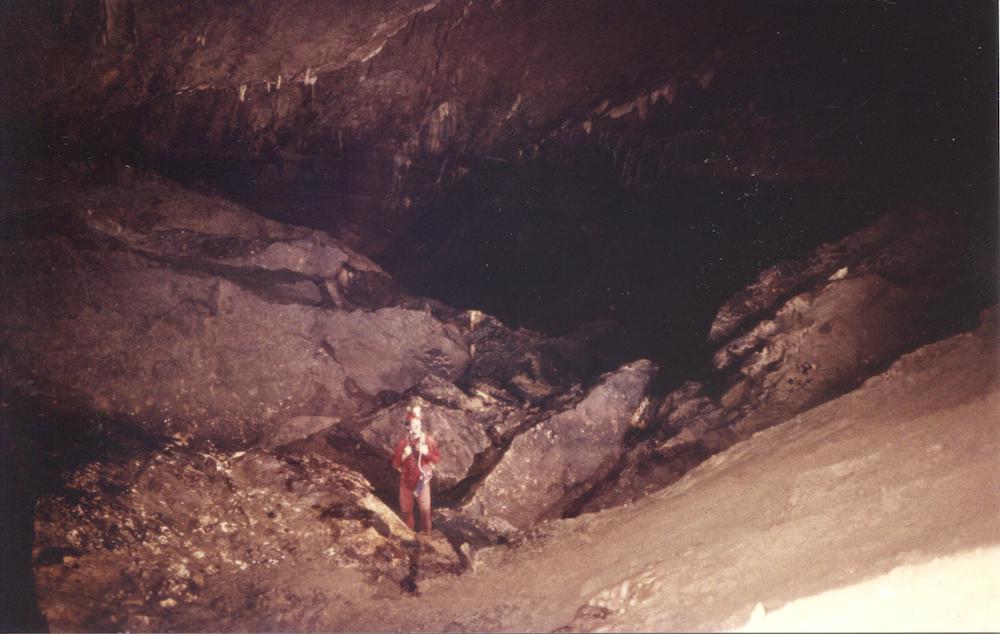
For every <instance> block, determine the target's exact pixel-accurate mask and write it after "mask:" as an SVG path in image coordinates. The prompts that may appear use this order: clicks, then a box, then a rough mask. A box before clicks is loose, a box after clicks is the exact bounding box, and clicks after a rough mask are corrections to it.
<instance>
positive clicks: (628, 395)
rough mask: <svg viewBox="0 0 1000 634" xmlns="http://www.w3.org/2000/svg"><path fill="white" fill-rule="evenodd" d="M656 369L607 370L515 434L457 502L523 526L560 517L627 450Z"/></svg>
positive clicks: (642, 364) (473, 513) (644, 364)
mask: <svg viewBox="0 0 1000 634" xmlns="http://www.w3.org/2000/svg"><path fill="white" fill-rule="evenodd" d="M656 370H657V367H656V365H655V364H653V363H652V362H650V361H646V360H639V361H636V362H633V363H631V364H628V365H625V366H623V367H622V368H620V369H618V370H616V371H614V372H611V373H608V374H606V375H605V376H603V377H602V378H601V379H600V381H599V382H598V383H597V384H596V385H595V386H594V387H593V388H592V389H590V390H589V391H588V392H587V393H586V395H585V396H584V397H583V398H582V399H581V400H579V401H578V402H577V403H575V404H574V405H573V406H571V407H569V408H568V409H564V410H561V411H558V412H557V413H555V414H553V415H552V416H551V417H549V418H548V419H547V420H543V421H542V422H540V423H539V424H537V425H535V426H534V427H532V428H531V429H530V430H528V431H526V432H524V433H523V434H520V435H519V436H517V437H516V438H514V440H513V442H511V445H510V448H509V449H508V450H507V452H506V453H505V454H504V456H503V458H501V459H500V461H499V463H498V464H497V465H496V467H495V468H494V469H493V470H492V471H491V472H490V473H489V475H488V476H486V477H485V478H484V479H483V481H482V482H481V483H479V485H478V486H477V488H476V489H475V491H474V492H473V493H472V494H471V496H470V498H469V499H468V500H467V501H465V502H464V503H463V504H462V505H461V506H460V507H459V508H458V510H459V511H460V512H461V513H462V514H463V515H466V516H470V517H472V518H487V517H493V518H500V519H502V520H504V521H505V522H507V523H509V524H511V525H513V526H515V527H517V528H520V529H523V528H527V527H528V526H530V525H531V524H533V523H535V522H536V521H538V520H539V519H543V518H546V517H559V516H560V515H561V514H562V513H563V511H565V510H566V508H568V506H569V505H570V504H571V503H572V502H573V501H575V499H576V498H578V497H579V496H580V495H581V494H582V493H584V492H585V491H587V490H588V488H589V487H592V486H593V485H594V484H596V483H597V481H599V480H600V479H601V478H602V477H604V476H606V475H607V474H608V473H609V472H610V471H611V469H612V467H613V466H614V465H615V463H616V462H617V461H618V459H619V457H620V456H621V454H622V453H623V452H624V450H625V433H626V432H627V431H628V430H629V429H630V428H632V427H633V426H635V425H636V424H637V423H638V418H639V417H641V416H642V415H643V414H644V410H645V408H646V407H647V406H648V403H649V401H648V399H647V398H646V388H647V385H648V384H649V381H650V379H651V378H652V376H653V374H654V373H655V372H656Z"/></svg>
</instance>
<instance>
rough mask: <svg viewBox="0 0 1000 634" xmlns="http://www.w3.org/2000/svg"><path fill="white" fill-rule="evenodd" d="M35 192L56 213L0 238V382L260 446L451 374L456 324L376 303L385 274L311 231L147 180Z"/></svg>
mask: <svg viewBox="0 0 1000 634" xmlns="http://www.w3.org/2000/svg"><path fill="white" fill-rule="evenodd" d="M77 194H78V197H77ZM51 195H52V197H53V202H52V204H53V205H55V207H58V208H59V209H61V210H62V212H60V213H61V215H60V216H58V217H55V218H52V219H51V222H49V223H48V224H44V223H42V221H39V222H40V226H39V227H37V228H35V229H33V230H32V231H31V232H29V236H28V239H23V240H18V241H3V242H0V264H2V266H3V267H4V269H5V270H7V271H10V272H12V273H13V280H14V282H15V283H14V284H11V285H9V293H8V296H7V301H5V302H4V305H3V306H2V307H0V333H2V336H3V339H4V341H5V343H6V345H5V347H4V350H3V352H2V356H3V357H4V359H3V363H0V372H2V373H3V376H2V378H3V379H4V380H6V381H8V382H9V383H11V384H12V385H18V386H21V389H23V390H24V391H25V392H29V393H36V394H43V395H46V396H47V397H48V398H49V399H50V400H52V401H53V402H55V401H63V402H66V401H73V402H74V403H76V405H77V406H78V407H79V408H80V409H82V410H84V411H96V412H99V413H101V414H107V415H111V416H112V417H116V418H123V419H128V420H133V421H135V422H136V424H139V425H142V426H143V427H145V428H146V429H148V430H150V431H156V432H164V433H167V434H170V433H184V434H190V435H193V436H195V437H198V438H204V439H211V440H214V441H216V442H222V443H227V444H229V445H232V446H247V445H250V444H253V443H255V442H257V441H259V440H261V439H262V438H263V439H265V440H267V442H268V443H269V444H270V445H271V446H273V445H274V443H275V442H285V441H287V440H290V439H291V436H290V434H289V433H287V432H282V431H281V427H282V426H283V425H284V422H285V421H287V420H291V419H293V418H295V419H296V420H297V421H299V422H301V421H302V420H303V419H301V418H298V417H303V416H307V417H308V416H321V417H328V416H337V417H341V418H343V417H347V416H356V415H359V414H365V413H369V412H372V411H374V410H375V409H376V408H377V407H378V406H379V395H380V394H383V393H386V392H396V393H398V392H403V391H405V390H407V389H409V388H411V387H412V386H414V385H416V384H417V383H419V382H420V381H421V380H423V379H424V378H425V377H427V376H431V375H433V376H440V377H442V378H444V379H446V380H449V381H453V380H455V379H457V378H459V377H461V376H462V375H463V374H464V373H465V370H466V367H467V365H468V363H469V353H468V350H467V348H466V344H465V342H464V340H463V334H462V333H461V332H460V331H459V330H458V329H457V328H456V327H454V326H453V325H450V324H447V323H445V322H443V321H441V320H439V319H438V318H437V317H435V316H434V315H433V314H432V313H431V312H430V311H429V310H421V309H419V308H412V307H405V306H403V305H400V304H394V303H385V302H394V301H395V300H396V299H397V298H398V292H397V291H395V290H394V288H393V287H392V281H391V279H390V278H389V277H388V276H387V275H386V274H385V273H383V272H381V271H380V270H379V269H378V268H377V267H376V266H375V265H374V264H373V263H371V262H370V261H369V260H367V259H366V258H364V257H363V256H360V255H357V254H354V253H352V252H350V251H349V250H348V249H347V248H346V247H342V246H340V245H338V244H337V243H336V242H335V241H333V240H332V239H331V238H329V236H326V235H325V234H322V233H321V232H316V231H311V230H305V229H300V228H290V227H285V226H283V225H280V224H279V223H275V222H272V221H268V220H265V219H263V218H260V217H258V216H256V215H255V214H253V213H251V212H249V211H247V210H245V209H242V208H240V207H238V206H236V205H233V204H231V203H226V202H223V201H220V200H219V199H216V198H212V197H208V196H203V195H200V194H194V193H191V192H187V191H186V190H183V189H181V188H179V187H177V186H176V185H172V184H170V183H167V182H165V181H163V180H161V179H157V178H153V177H146V178H144V179H142V180H141V181H140V182H139V183H138V184H137V185H136V186H135V187H133V188H113V189H112V188H96V189H85V188H84V189H82V190H79V192H74V193H73V194H67V193H64V192H59V191H56V192H53V193H52V194H51ZM331 289H336V293H334V292H333V291H331ZM335 294H336V296H334V295H335ZM41 333H44V335H42V334H41ZM296 425H298V423H297V422H296V423H293V426H296ZM303 431H315V430H314V429H313V430H303Z"/></svg>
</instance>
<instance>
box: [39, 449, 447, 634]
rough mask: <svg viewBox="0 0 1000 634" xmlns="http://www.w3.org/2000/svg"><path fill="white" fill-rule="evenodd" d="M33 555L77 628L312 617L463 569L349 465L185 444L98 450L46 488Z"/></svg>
mask: <svg viewBox="0 0 1000 634" xmlns="http://www.w3.org/2000/svg"><path fill="white" fill-rule="evenodd" d="M34 559H35V579H36V583H37V587H38V596H39V603H40V606H41V609H42V612H43V613H44V614H45V616H46V618H47V619H48V623H49V626H50V627H52V628H54V629H57V630H77V631H79V630H102V631H119V630H123V629H129V630H168V629H170V630H173V629H189V630H200V629H212V628H213V627H216V626H217V624H218V623H220V622H223V621H225V622H229V623H232V624H234V626H235V627H245V628H247V629H249V630H276V629H282V627H289V626H294V627H301V626H302V625H303V624H304V623H307V622H309V620H310V619H316V618H320V617H321V614H322V613H325V615H326V616H325V618H329V617H330V615H329V613H330V612H334V611H336V610H337V609H338V608H339V609H343V608H344V607H345V606H346V605H348V604H349V601H350V598H351V597H362V596H364V595H365V594H371V593H374V592H378V591H382V592H386V591H391V592H401V591H402V590H401V586H402V587H403V588H402V589H413V588H415V587H416V583H417V581H418V580H419V579H423V578H426V577H427V576H431V575H434V574H441V573H443V572H457V571H458V570H459V569H460V563H459V560H458V557H457V555H456V554H455V553H454V551H452V550H451V549H450V547H449V546H448V544H447V542H446V541H443V539H442V538H441V537H440V536H437V537H431V538H423V539H422V540H420V541H418V540H417V538H416V535H415V534H414V533H413V532H411V531H410V530H409V529H407V528H406V526H405V525H403V523H402V522H401V521H400V520H399V519H398V517H397V516H396V514H395V513H394V512H393V511H392V510H390V509H389V508H387V507H386V506H385V505H384V504H382V502H380V501H379V500H378V499H377V498H376V497H375V496H374V495H373V494H372V490H371V486H370V485H369V484H368V483H367V482H366V481H365V480H364V478H362V477H361V476H360V475H359V474H357V473H355V472H353V471H351V470H349V469H347V468H345V467H343V466H341V465H338V464H335V463H331V462H329V461H326V460H324V459H322V458H318V457H311V458H305V459H301V458H299V459H280V458H276V457H275V456H273V455H270V454H267V453H264V452H260V451H250V452H242V451H239V452H236V453H227V452H219V451H215V450H211V449H207V450H206V449H203V450H199V451H194V450H191V449H188V448H186V447H184V446H182V445H180V444H174V445H169V446H167V447H164V448H162V449H159V450H155V451H153V452H149V453H145V454H141V455H138V456H136V457H135V458H132V459H130V460H123V461H110V462H105V463H103V464H99V463H91V464H88V465H86V466H84V467H82V468H80V469H79V470H78V471H77V472H76V473H74V474H72V475H71V476H70V477H69V479H68V481H67V483H66V488H65V490H63V491H62V492H60V493H58V494H52V495H48V496H45V497H43V498H41V499H40V500H39V504H38V511H37V515H36V522H35V547H34ZM352 585H354V586H355V587H353V588H352ZM319 596H323V597H325V599H324V601H323V602H322V603H325V605H322V606H321V605H319V604H318V603H317V597H319ZM248 597H255V598H254V600H253V601H250V602H248ZM235 624H241V625H239V626H237V625H235ZM283 624H287V625H283Z"/></svg>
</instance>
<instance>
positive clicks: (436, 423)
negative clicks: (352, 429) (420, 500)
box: [361, 396, 490, 490]
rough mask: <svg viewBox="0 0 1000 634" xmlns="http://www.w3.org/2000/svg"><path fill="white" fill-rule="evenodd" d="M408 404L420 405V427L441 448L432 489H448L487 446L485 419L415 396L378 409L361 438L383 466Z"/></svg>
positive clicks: (398, 435)
mask: <svg viewBox="0 0 1000 634" xmlns="http://www.w3.org/2000/svg"><path fill="white" fill-rule="evenodd" d="M411 405H420V406H421V407H422V408H423V412H422V418H423V423H424V430H425V431H426V432H427V433H429V434H430V435H431V436H432V437H433V438H434V440H435V441H436V442H437V444H438V448H439V449H440V450H441V462H440V463H439V464H438V465H437V466H436V467H435V468H434V488H435V489H440V490H447V489H450V488H452V487H454V486H455V485H457V484H458V483H459V482H461V481H462V480H464V479H465V478H466V477H467V476H468V475H469V470H470V469H471V468H472V465H473V463H474V462H475V458H476V455H477V454H479V453H480V452H482V451H483V450H485V449H486V448H487V447H489V446H490V439H489V437H488V436H487V435H486V430H485V424H484V422H485V421H484V420H483V419H482V418H480V417H478V416H475V413H474V412H468V411H464V410H462V409H458V408H451V407H443V406H440V405H436V404H434V403H429V402H427V401H426V400H424V399H422V398H420V397H419V396H418V397H413V398H410V399H406V400H404V401H401V402H400V403H398V404H396V405H393V406H391V407H388V408H385V409H383V410H380V411H379V412H378V413H377V414H375V415H374V416H373V417H372V418H371V421H370V423H369V424H368V425H367V426H366V427H365V428H364V430H363V431H362V432H361V437H362V438H363V439H364V440H365V442H367V443H368V444H369V446H371V447H372V448H373V449H374V450H375V451H376V452H378V453H379V454H380V455H382V456H384V457H385V468H388V461H389V457H390V456H391V455H392V452H393V450H394V449H395V447H396V443H397V442H399V439H400V438H402V437H403V436H404V435H405V433H406V425H405V421H406V409H407V408H408V407H410V406H411ZM487 420H488V419H487Z"/></svg>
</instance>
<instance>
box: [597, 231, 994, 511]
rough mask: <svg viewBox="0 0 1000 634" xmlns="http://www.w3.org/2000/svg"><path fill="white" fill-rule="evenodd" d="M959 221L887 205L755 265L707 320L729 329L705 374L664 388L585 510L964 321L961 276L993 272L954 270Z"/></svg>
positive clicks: (714, 336) (715, 330)
mask: <svg viewBox="0 0 1000 634" xmlns="http://www.w3.org/2000/svg"><path fill="white" fill-rule="evenodd" d="M961 231H963V229H962V227H961V225H954V224H950V223H948V222H947V220H946V219H944V220H942V217H941V216H935V215H932V214H911V215H906V214H902V213H889V214H886V215H885V216H883V217H881V218H880V219H879V220H878V221H876V222H875V223H874V224H873V225H871V226H870V227H868V228H866V229H863V230H861V231H859V232H856V233H855V234H852V235H850V236H847V237H846V238H844V239H842V240H840V241H838V242H836V243H833V244H830V245H822V246H820V247H819V248H817V249H816V250H815V252H814V253H813V254H812V256H810V257H808V258H803V259H802V260H799V261H795V262H786V263H782V264H779V265H777V266H775V267H772V268H770V269H768V270H766V271H764V272H763V273H761V275H760V277H759V278H758V280H757V281H756V282H755V283H754V284H752V285H750V286H749V287H748V288H747V289H746V290H745V291H744V292H742V293H738V294H737V295H736V296H734V297H733V298H732V299H730V301H729V302H727V303H726V304H725V305H724V306H723V307H722V308H721V309H720V311H719V314H718V317H717V318H716V321H715V324H714V325H713V326H712V333H710V335H709V338H710V340H718V339H720V338H723V337H727V336H729V337H731V338H730V339H729V341H728V342H725V343H724V345H722V346H721V347H720V348H719V349H718V350H717V351H716V353H715V355H714V357H713V366H714V369H715V374H714V376H712V377H711V378H710V379H709V381H706V382H705V383H701V382H687V383H685V384H683V385H682V386H680V387H679V388H677V389H676V390H674V391H673V392H672V393H670V394H668V395H667V396H666V397H665V398H664V400H663V401H662V403H661V404H660V406H659V410H658V413H657V416H656V421H655V424H658V425H659V431H658V432H657V433H656V434H654V436H653V437H652V438H651V439H650V440H649V441H647V442H646V443H643V444H641V445H639V446H637V447H635V448H633V449H632V450H631V451H630V454H629V456H628V457H627V459H626V460H625V466H624V467H623V469H622V471H621V473H620V474H619V475H618V477H617V478H616V479H615V480H614V481H609V482H607V483H606V484H605V485H603V487H602V489H601V491H600V492H599V493H597V494H595V495H594V496H593V498H592V499H591V500H590V501H589V502H588V504H587V505H586V506H585V509H584V510H597V509H601V508H607V507H608V506H612V505H615V504H620V503H622V502H625V501H629V500H632V499H635V498H637V497H641V496H642V495H645V494H646V493H648V492H650V491H652V490H656V489H657V488H661V487H662V486H665V485H666V484H669V483H670V482H672V481H674V480H676V479H677V478H678V477H680V476H681V475H683V473H684V472H686V471H687V470H689V469H690V468H692V467H693V466H695V465H697V464H698V463H699V462H700V461H701V460H703V459H705V458H707V457H708V456H711V455H712V454H714V453H716V452H718V451H720V450H722V449H725V448H726V447H728V446H730V445H732V444H733V443H735V442H738V441H739V440H742V439H745V438H747V437H749V436H750V435H752V434H753V433H754V432H755V431H758V430H760V429H763V428H766V427H770V426H772V425H776V424H778V423H780V422H782V421H784V420H787V419H788V418H791V417H792V416H795V415H796V414H798V413H800V412H802V411H804V410H806V409H808V408H810V407H813V406H815V405H818V404H820V403H822V402H824V401H826V400H829V399H831V398H834V397H836V396H839V395H840V394H842V393H844V392H845V391H847V390H849V389H851V388H852V387H855V386H857V385H859V384H860V383H861V382H862V381H864V380H865V379H866V378H867V377H869V376H871V375H872V374H874V373H876V372H877V371H878V370H879V369H880V368H882V367H884V366H885V365H886V364H887V363H889V362H890V361H892V360H893V359H895V358H897V357H899V355H901V354H903V353H905V352H907V351H908V350H910V349H913V348H915V347H917V346H919V345H920V344H922V343H925V342H927V341H929V340H932V339H933V338H934V336H935V335H936V334H937V333H940V332H943V331H944V332H946V331H947V329H949V328H955V327H956V325H959V324H965V323H968V321H969V315H964V314H963V313H962V312H961V311H955V310H954V308H953V303H952V302H951V298H952V297H956V296H960V295H961V293H962V292H964V291H963V289H964V288H965V286H964V285H967V284H968V283H969V282H968V281H969V280H970V279H974V278H975V277H977V276H988V275H991V273H990V272H989V271H979V272H978V273H976V272H970V271H969V270H966V268H963V267H968V266H969V262H968V259H967V258H966V255H965V253H964V250H963V248H962V245H963V244H966V243H967V241H966V240H965V239H960V238H961ZM993 266H995V264H994V265H993ZM959 305H962V304H959ZM965 305H968V302H966V304H965ZM970 308H972V310H976V307H975V305H972V306H970ZM965 310H968V308H966V309H965ZM769 311H770V312H769ZM737 332H739V334H737V335H736V336H732V335H733V334H734V333H737Z"/></svg>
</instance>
